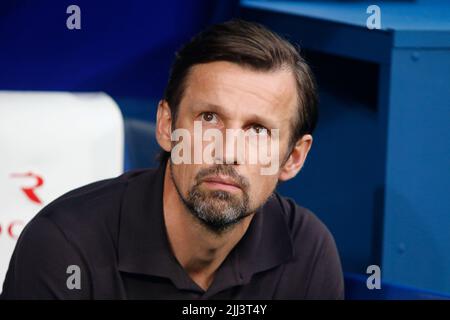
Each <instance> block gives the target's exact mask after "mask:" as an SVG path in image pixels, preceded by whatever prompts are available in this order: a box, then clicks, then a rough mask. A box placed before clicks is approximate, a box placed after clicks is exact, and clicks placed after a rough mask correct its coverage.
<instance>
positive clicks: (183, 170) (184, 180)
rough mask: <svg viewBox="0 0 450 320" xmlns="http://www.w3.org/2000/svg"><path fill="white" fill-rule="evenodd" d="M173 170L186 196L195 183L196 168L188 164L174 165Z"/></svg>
mask: <svg viewBox="0 0 450 320" xmlns="http://www.w3.org/2000/svg"><path fill="white" fill-rule="evenodd" d="M172 170H173V176H174V179H175V181H176V183H177V185H178V187H179V188H180V190H181V191H182V193H183V194H186V193H187V191H188V190H189V189H190V188H191V187H192V186H193V185H194V183H195V181H194V180H195V179H194V178H195V174H196V171H195V168H194V166H193V165H186V164H179V165H173V166H172Z"/></svg>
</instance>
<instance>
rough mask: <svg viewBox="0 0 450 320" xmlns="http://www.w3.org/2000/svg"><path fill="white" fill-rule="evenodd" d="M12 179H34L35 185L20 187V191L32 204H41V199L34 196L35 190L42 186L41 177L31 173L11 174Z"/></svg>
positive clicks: (42, 180)
mask: <svg viewBox="0 0 450 320" xmlns="http://www.w3.org/2000/svg"><path fill="white" fill-rule="evenodd" d="M11 177H13V178H34V179H35V180H36V183H35V185H33V186H31V187H22V188H21V189H22V191H23V192H24V193H25V195H26V196H27V198H28V199H29V200H30V201H31V202H34V203H37V204H42V201H41V199H39V197H38V196H37V195H36V193H35V190H36V189H37V188H39V187H41V186H42V185H43V184H44V179H42V177H41V176H39V175H37V174H34V173H33V172H27V173H13V174H11Z"/></svg>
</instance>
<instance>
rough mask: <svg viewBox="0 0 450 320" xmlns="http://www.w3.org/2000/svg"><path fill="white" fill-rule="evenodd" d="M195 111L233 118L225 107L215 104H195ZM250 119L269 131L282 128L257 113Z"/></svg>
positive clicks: (251, 115)
mask: <svg viewBox="0 0 450 320" xmlns="http://www.w3.org/2000/svg"><path fill="white" fill-rule="evenodd" d="M193 110H194V111H200V110H205V111H208V112H214V113H217V114H219V115H223V116H225V117H226V118H231V116H230V114H229V112H228V111H227V110H226V109H225V108H224V107H223V106H221V105H217V104H213V103H204V102H200V103H195V104H194V106H193ZM248 118H249V119H251V120H250V121H251V123H257V124H260V125H262V126H264V127H266V128H267V129H280V128H276V126H275V124H274V121H272V120H271V119H268V118H266V117H261V116H260V115H258V114H256V113H252V114H250V115H249V116H248Z"/></svg>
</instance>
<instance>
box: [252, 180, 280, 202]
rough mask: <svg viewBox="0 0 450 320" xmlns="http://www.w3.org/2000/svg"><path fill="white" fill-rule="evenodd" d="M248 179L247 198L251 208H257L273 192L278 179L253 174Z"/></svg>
mask: <svg viewBox="0 0 450 320" xmlns="http://www.w3.org/2000/svg"><path fill="white" fill-rule="evenodd" d="M249 179H250V181H249V182H250V189H249V197H250V199H251V203H252V204H253V207H259V206H260V205H261V204H262V203H263V202H265V201H266V200H267V198H268V197H269V196H270V195H271V194H272V192H273V191H274V189H275V187H276V185H277V181H278V179H277V178H276V177H275V176H263V175H261V174H260V173H259V171H257V172H254V173H253V174H252V176H251V177H250V178H249Z"/></svg>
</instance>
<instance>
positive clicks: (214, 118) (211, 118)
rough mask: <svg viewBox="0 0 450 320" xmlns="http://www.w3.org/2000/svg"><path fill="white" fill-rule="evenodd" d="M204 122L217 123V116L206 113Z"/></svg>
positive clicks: (203, 114)
mask: <svg viewBox="0 0 450 320" xmlns="http://www.w3.org/2000/svg"><path fill="white" fill-rule="evenodd" d="M202 120H203V121H206V122H208V123H217V122H218V120H217V115H216V114H215V113H214V112H204V113H202Z"/></svg>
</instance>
